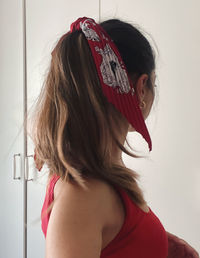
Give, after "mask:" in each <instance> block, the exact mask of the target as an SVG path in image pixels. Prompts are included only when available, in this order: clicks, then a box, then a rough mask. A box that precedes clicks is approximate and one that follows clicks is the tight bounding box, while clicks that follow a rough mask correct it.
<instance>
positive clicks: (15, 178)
mask: <svg viewBox="0 0 200 258" xmlns="http://www.w3.org/2000/svg"><path fill="white" fill-rule="evenodd" d="M17 156H19V157H20V173H21V154H20V153H18V154H14V155H13V179H14V180H20V179H21V176H18V177H16V157H17Z"/></svg>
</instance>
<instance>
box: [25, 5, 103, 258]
mask: <svg viewBox="0 0 200 258" xmlns="http://www.w3.org/2000/svg"><path fill="white" fill-rule="evenodd" d="M98 8H99V4H98V1H97V0H95V1H92V0H90V1H88V0H86V1H84V2H81V1H61V0H59V1H56V2H55V1H47V0H44V1H39V0H35V1H29V2H28V4H27V67H28V70H27V71H28V89H27V90H28V109H29V110H30V109H31V107H32V105H33V103H34V101H35V100H36V98H37V96H38V94H39V92H40V89H41V87H42V82H43V79H44V74H45V72H46V69H47V67H48V65H49V62H50V58H51V51H52V49H53V46H54V45H55V43H56V42H57V40H58V39H59V38H60V37H61V36H62V35H63V34H64V33H66V32H67V31H69V28H70V24H71V23H72V22H73V21H75V20H76V19H77V18H78V17H83V16H89V17H92V18H94V19H97V20H98V14H99V12H98ZM33 150H34V146H33V145H32V142H31V139H30V138H28V154H29V155H31V154H33ZM31 162H32V161H31V158H30V165H29V166H30V167H32V168H30V175H29V176H30V178H31V177H34V181H29V182H28V228H27V230H28V232H27V235H28V242H27V244H28V257H29V258H35V257H44V252H45V239H44V236H43V233H42V230H41V222H40V221H36V220H37V219H38V218H39V217H40V212H41V208H42V204H43V201H44V195H45V190H46V179H47V175H46V174H45V173H46V172H47V173H48V170H45V168H44V169H42V171H41V172H37V173H36V174H35V173H34V169H33V165H31Z"/></svg>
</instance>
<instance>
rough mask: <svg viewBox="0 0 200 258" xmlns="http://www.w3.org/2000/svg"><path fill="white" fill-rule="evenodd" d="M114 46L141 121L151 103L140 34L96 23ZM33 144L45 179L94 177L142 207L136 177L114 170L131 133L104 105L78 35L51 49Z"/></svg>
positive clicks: (148, 52) (117, 24)
mask: <svg viewBox="0 0 200 258" xmlns="http://www.w3.org/2000/svg"><path fill="white" fill-rule="evenodd" d="M100 25H101V26H102V28H103V29H104V30H105V31H106V32H107V33H108V34H109V35H110V37H111V38H112V40H113V41H114V43H115V45H116V46H117V48H118V50H119V52H120V55H121V57H122V59H123V61H124V63H125V65H126V68H127V71H128V73H129V75H130V77H131V79H132V81H133V85H134V88H135V92H136V94H137V96H138V99H139V102H140V108H141V110H142V113H143V116H144V119H146V117H147V116H148V114H149V112H150V109H151V106H152V103H153V99H154V82H155V56H154V52H153V50H152V47H151V46H150V44H149V42H148V41H147V39H146V38H145V37H144V36H143V35H142V33H141V32H140V31H139V30H138V29H137V28H135V27H134V26H132V25H131V24H128V23H126V22H123V21H121V20H118V19H112V20H107V21H104V22H102V23H100ZM36 105H37V108H36V109H35V116H34V118H35V120H34V124H33V125H34V127H33V133H32V136H33V141H34V144H35V147H36V151H37V158H38V159H39V160H40V161H42V162H43V163H46V164H47V166H48V168H49V171H50V176H51V175H52V174H53V173H56V174H58V175H60V176H61V177H62V178H63V179H66V180H69V181H71V182H72V181H74V182H75V181H76V182H77V183H79V184H80V185H82V186H84V179H86V178H87V177H94V178H98V179H101V180H104V181H107V182H108V183H110V184H117V185H119V186H121V187H123V188H124V189H126V190H127V192H129V194H130V196H132V199H134V200H135V201H136V202H137V203H139V204H144V203H145V201H144V199H143V195H142V192H141V190H140V188H139V187H138V185H137V182H136V178H137V177H138V175H137V174H136V173H135V172H134V171H132V170H130V169H128V168H125V167H124V166H122V165H120V164H121V163H120V162H119V158H120V156H119V153H120V152H121V151H124V152H125V153H127V154H128V155H130V156H132V157H137V156H136V155H135V154H132V153H130V152H129V151H128V150H127V149H126V148H125V147H124V146H123V144H124V141H125V140H126V134H127V132H128V131H133V130H134V128H133V127H132V126H130V124H129V123H128V121H127V120H126V118H125V117H124V116H123V115H122V114H121V113H120V112H119V111H117V110H116V109H115V108H114V106H113V105H112V104H111V103H109V102H108V101H107V99H106V97H105V96H104V95H103V93H102V88H101V84H100V80H99V77H98V73H97V71H96V67H95V63H94V60H93V57H92V53H91V50H90V48H89V45H88V42H87V39H86V38H85V35H84V34H83V32H82V31H74V32H72V33H67V34H65V35H64V36H63V37H62V39H61V40H59V42H58V43H57V45H56V47H55V49H54V51H53V54H52V59H51V64H50V67H49V71H48V74H47V77H46V80H45V82H44V85H43V88H42V91H41V94H40V96H39V99H38V102H37V103H36Z"/></svg>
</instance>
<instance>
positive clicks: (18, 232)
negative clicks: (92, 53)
mask: <svg viewBox="0 0 200 258" xmlns="http://www.w3.org/2000/svg"><path fill="white" fill-rule="evenodd" d="M0 24H1V26H0V35H1V38H0V123H1V127H0V145H1V148H0V196H1V208H0V257H5V258H10V257H15V258H22V257H23V180H22V178H23V173H22V169H23V163H22V160H23V151H24V150H23V148H24V142H23V129H22V124H23V71H22V68H23V67H22V65H23V60H22V24H21V6H20V5H19V3H18V1H15V0H14V1H10V0H8V1H1V2H0ZM14 154H20V155H21V159H20V157H19V156H16V177H20V176H21V179H20V180H17V179H16V180H14V179H13V168H14V166H13V156H14Z"/></svg>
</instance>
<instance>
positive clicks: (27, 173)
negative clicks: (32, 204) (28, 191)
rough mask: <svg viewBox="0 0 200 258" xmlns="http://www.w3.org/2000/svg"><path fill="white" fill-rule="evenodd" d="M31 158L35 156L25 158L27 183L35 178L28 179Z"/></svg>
mask: <svg viewBox="0 0 200 258" xmlns="http://www.w3.org/2000/svg"><path fill="white" fill-rule="evenodd" d="M29 157H33V155H28V156H26V157H25V180H26V181H33V178H30V179H29V178H28V177H29V163H28V159H29Z"/></svg>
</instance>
